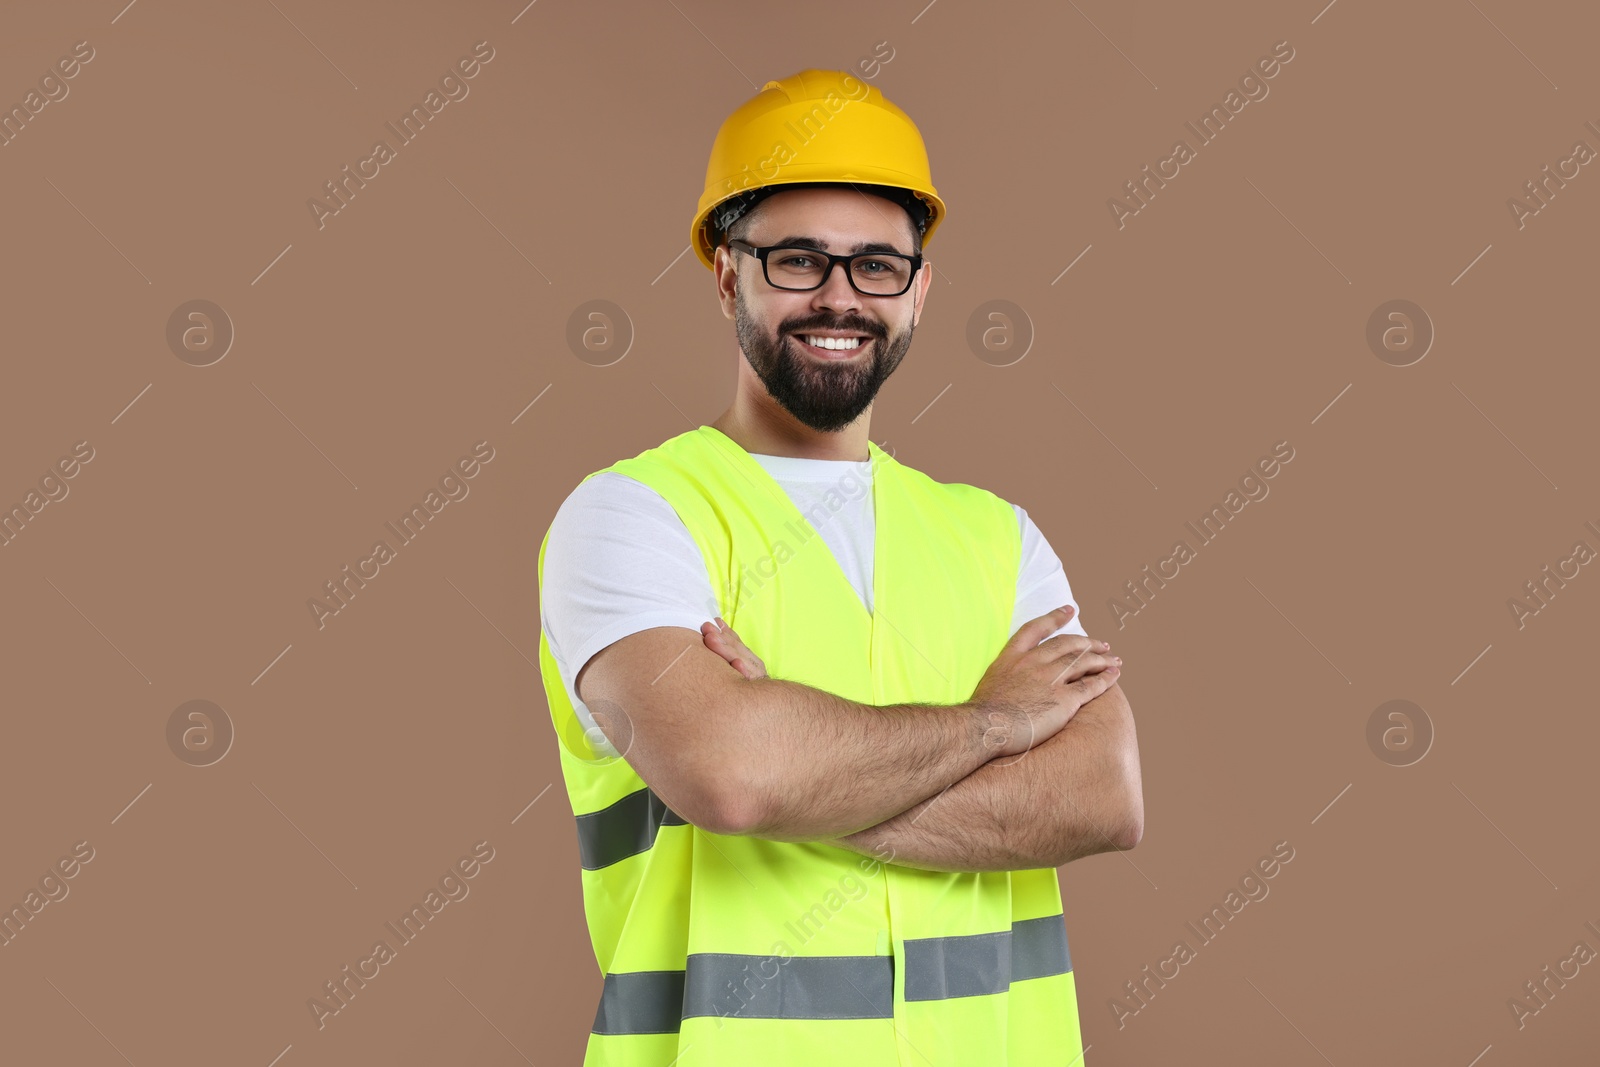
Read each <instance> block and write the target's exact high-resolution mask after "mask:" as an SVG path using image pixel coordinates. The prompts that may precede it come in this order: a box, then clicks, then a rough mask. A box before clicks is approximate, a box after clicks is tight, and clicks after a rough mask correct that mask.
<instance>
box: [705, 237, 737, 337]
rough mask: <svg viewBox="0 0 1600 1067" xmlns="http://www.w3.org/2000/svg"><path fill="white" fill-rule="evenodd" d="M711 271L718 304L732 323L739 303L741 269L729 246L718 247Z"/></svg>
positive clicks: (724, 315)
mask: <svg viewBox="0 0 1600 1067" xmlns="http://www.w3.org/2000/svg"><path fill="white" fill-rule="evenodd" d="M711 271H712V274H713V275H714V277H715V279H716V286H717V302H718V303H719V304H721V305H722V315H723V317H724V318H726V319H728V320H730V321H732V319H733V318H734V309H735V308H736V307H737V303H738V301H737V293H736V290H735V287H736V286H737V285H738V282H739V268H738V264H737V263H736V262H735V261H734V255H733V252H731V251H730V250H729V249H728V246H727V245H725V244H722V245H718V246H717V248H716V253H715V255H714V256H713V259H712V266H711Z"/></svg>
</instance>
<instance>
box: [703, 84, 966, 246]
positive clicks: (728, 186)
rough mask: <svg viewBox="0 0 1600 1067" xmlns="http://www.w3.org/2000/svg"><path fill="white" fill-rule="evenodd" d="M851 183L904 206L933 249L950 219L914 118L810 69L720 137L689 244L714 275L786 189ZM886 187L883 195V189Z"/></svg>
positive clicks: (771, 92)
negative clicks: (725, 248)
mask: <svg viewBox="0 0 1600 1067" xmlns="http://www.w3.org/2000/svg"><path fill="white" fill-rule="evenodd" d="M820 183H851V184H855V185H858V186H863V187H866V188H867V189H868V191H872V192H876V193H880V194H881V195H886V196H889V197H891V198H893V199H899V200H900V202H901V203H903V204H904V205H905V206H906V210H907V211H908V212H910V213H911V215H912V219H913V222H916V221H918V218H919V216H921V215H922V214H923V212H926V218H925V220H923V221H922V222H921V229H922V241H923V243H924V244H926V243H927V242H928V240H929V239H930V238H932V236H933V231H934V230H935V229H937V228H938V226H939V223H940V222H942V221H943V220H944V212H945V208H944V201H943V200H940V199H939V194H938V192H937V191H936V190H935V189H934V187H933V178H932V176H931V174H930V173H929V168H928V150H927V148H926V147H925V146H924V145H923V143H922V134H920V133H919V132H917V127H916V124H915V123H913V122H912V121H911V118H910V116H909V115H907V114H906V113H905V112H904V111H901V110H900V109H899V108H898V107H896V106H895V105H894V104H892V103H890V102H889V101H888V100H887V99H886V98H885V97H884V95H883V93H881V92H879V91H878V89H877V87H875V86H872V85H869V84H867V83H866V82H864V81H862V80H861V79H860V78H857V77H856V76H855V75H853V74H851V73H849V72H848V71H842V70H803V71H801V72H800V73H798V74H793V75H790V76H789V77H787V78H783V79H781V80H778V81H769V82H767V84H766V85H764V86H762V87H761V91H760V92H759V93H757V94H756V95H755V96H753V97H751V98H750V99H749V100H747V101H745V102H744V103H743V104H741V105H740V106H739V108H738V110H736V111H735V112H734V113H733V114H732V115H729V116H728V118H727V120H726V121H725V122H723V124H722V128H721V129H720V130H718V131H717V139H716V141H715V142H714V143H713V144H712V146H711V162H710V163H709V164H708V165H707V167H706V188H705V192H703V193H701V194H700V203H699V206H698V207H697V208H696V210H695V216H694V224H693V226H691V227H690V231H689V232H690V237H689V241H690V243H691V244H692V245H693V246H694V250H695V254H696V255H698V256H699V257H700V261H701V262H702V263H704V264H705V265H706V266H707V267H712V268H714V267H715V258H714V252H715V249H716V247H717V244H718V243H720V240H721V235H722V234H723V233H724V232H726V231H727V228H728V227H729V226H730V225H732V224H733V222H734V220H735V219H737V218H738V217H739V216H740V215H741V214H743V213H744V212H745V211H748V210H749V209H750V208H751V207H752V206H754V204H755V203H756V202H758V201H759V200H761V199H762V198H764V197H765V196H766V195H770V194H771V193H774V192H777V191H779V190H780V189H781V188H782V187H784V186H802V185H815V184H820ZM873 187H876V188H873Z"/></svg>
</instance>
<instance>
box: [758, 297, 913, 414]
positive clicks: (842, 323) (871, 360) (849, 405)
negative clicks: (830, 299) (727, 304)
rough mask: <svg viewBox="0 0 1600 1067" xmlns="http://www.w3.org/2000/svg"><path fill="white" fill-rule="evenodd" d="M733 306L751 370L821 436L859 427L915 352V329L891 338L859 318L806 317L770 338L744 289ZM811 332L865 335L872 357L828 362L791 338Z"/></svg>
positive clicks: (877, 325) (876, 325)
mask: <svg viewBox="0 0 1600 1067" xmlns="http://www.w3.org/2000/svg"><path fill="white" fill-rule="evenodd" d="M734 303H735V306H734V327H735V330H736V332H737V335H738V338H739V347H740V348H741V349H742V350H743V351H744V356H745V359H746V360H747V361H748V362H749V364H750V368H751V369H752V370H754V371H755V372H756V376H757V377H759V378H760V379H761V382H762V384H763V385H765V386H766V387H767V392H768V393H769V394H771V396H772V399H774V400H776V401H777V402H778V403H779V404H780V405H782V407H783V409H784V410H785V411H787V412H788V413H789V414H791V415H793V416H794V417H795V418H796V419H797V420H799V421H800V422H801V423H803V424H804V425H806V426H809V427H811V429H813V430H817V431H819V432H823V433H832V432H836V431H838V430H842V429H844V428H845V427H846V426H849V425H850V424H851V423H853V422H855V421H856V419H857V418H859V417H860V416H861V413H862V412H864V411H866V410H867V408H868V407H870V406H871V404H872V401H873V400H874V399H875V398H876V397H877V395H878V390H879V388H881V387H882V385H883V383H884V382H885V381H887V380H888V378H889V375H891V374H893V373H894V369H895V368H896V367H898V366H899V365H900V361H901V360H902V359H904V358H905V354H906V350H907V349H908V348H910V347H911V333H912V330H913V327H911V326H909V325H908V326H907V327H906V328H905V330H903V331H901V332H899V333H896V334H895V335H894V336H893V337H890V336H889V334H888V331H887V330H886V329H885V327H884V326H883V324H882V323H880V322H875V321H873V320H871V319H866V318H862V317H859V316H856V315H845V316H843V317H842V318H835V317H833V316H830V315H827V314H825V313H823V314H818V315H805V316H801V317H798V318H794V319H791V320H789V321H788V322H784V323H781V324H780V325H779V326H778V329H777V330H776V331H775V332H774V333H773V334H771V335H769V334H767V332H766V331H765V330H764V329H763V328H762V326H761V324H760V323H758V322H757V321H756V319H755V316H753V315H752V314H751V313H750V309H749V307H748V306H747V305H746V303H745V297H744V291H743V289H742V288H741V289H740V291H739V292H738V293H737V294H736V297H735V302H734ZM811 330H852V331H856V332H859V333H863V334H866V335H867V337H868V338H869V339H870V343H871V344H872V352H871V354H870V355H869V356H868V357H867V358H866V359H865V360H854V359H850V360H839V361H838V362H831V361H828V362H825V361H823V360H821V359H818V358H816V357H814V356H812V355H810V354H809V353H807V352H805V351H804V350H802V349H801V347H800V344H801V342H800V341H799V340H798V339H795V338H794V336H793V335H795V334H802V333H807V332H809V331H811ZM867 343H868V341H867V340H863V341H862V344H867Z"/></svg>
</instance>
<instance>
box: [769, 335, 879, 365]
mask: <svg viewBox="0 0 1600 1067" xmlns="http://www.w3.org/2000/svg"><path fill="white" fill-rule="evenodd" d="M789 336H790V337H793V338H794V339H795V341H796V342H798V343H799V345H800V347H801V348H804V349H805V350H806V351H808V352H810V353H811V354H812V355H814V356H816V357H817V358H819V359H832V360H843V359H851V358H853V357H855V356H856V355H857V354H858V353H860V352H861V351H862V349H864V348H866V347H867V345H868V344H870V343H871V342H872V340H873V338H871V337H862V336H855V337H828V336H826V335H818V334H806V333H793V334H790V335H789Z"/></svg>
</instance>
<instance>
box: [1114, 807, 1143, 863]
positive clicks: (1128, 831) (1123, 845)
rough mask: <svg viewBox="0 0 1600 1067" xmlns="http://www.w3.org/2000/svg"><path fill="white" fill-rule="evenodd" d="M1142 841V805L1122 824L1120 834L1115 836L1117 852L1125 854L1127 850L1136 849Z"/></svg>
mask: <svg viewBox="0 0 1600 1067" xmlns="http://www.w3.org/2000/svg"><path fill="white" fill-rule="evenodd" d="M1142 840H1144V805H1142V804H1141V805H1139V806H1138V810H1137V811H1135V812H1134V813H1133V814H1132V815H1131V816H1130V817H1129V818H1128V820H1127V821H1126V822H1125V823H1124V824H1123V827H1122V832H1121V833H1120V834H1118V835H1117V837H1116V844H1117V851H1119V852H1127V851H1128V850H1129V849H1135V848H1138V847H1139V842H1140V841H1142Z"/></svg>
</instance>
